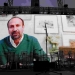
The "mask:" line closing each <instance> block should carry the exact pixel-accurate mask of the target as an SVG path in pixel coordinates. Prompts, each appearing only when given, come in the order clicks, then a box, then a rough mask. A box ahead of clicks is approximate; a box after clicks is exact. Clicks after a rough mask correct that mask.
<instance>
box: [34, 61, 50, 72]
mask: <svg viewBox="0 0 75 75" xmlns="http://www.w3.org/2000/svg"><path fill="white" fill-rule="evenodd" d="M33 71H35V72H44V71H49V62H48V61H33Z"/></svg>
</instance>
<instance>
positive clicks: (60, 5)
mask: <svg viewBox="0 0 75 75" xmlns="http://www.w3.org/2000/svg"><path fill="white" fill-rule="evenodd" d="M57 3H58V7H59V8H62V7H63V0H57Z"/></svg>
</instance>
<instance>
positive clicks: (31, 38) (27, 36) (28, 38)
mask: <svg viewBox="0 0 75 75" xmlns="http://www.w3.org/2000/svg"><path fill="white" fill-rule="evenodd" d="M24 36H25V38H26V39H27V40H37V38H36V37H34V36H31V35H28V34H24Z"/></svg>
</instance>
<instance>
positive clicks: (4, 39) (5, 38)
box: [0, 36, 9, 44]
mask: <svg viewBox="0 0 75 75" xmlns="http://www.w3.org/2000/svg"><path fill="white" fill-rule="evenodd" d="M8 38H9V36H7V37H4V38H3V39H1V40H0V44H1V43H4V41H7V40H8Z"/></svg>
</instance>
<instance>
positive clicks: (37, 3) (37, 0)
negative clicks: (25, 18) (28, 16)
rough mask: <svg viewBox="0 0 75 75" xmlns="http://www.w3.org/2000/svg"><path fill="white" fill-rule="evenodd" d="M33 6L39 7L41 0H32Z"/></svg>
mask: <svg viewBox="0 0 75 75" xmlns="http://www.w3.org/2000/svg"><path fill="white" fill-rule="evenodd" d="M31 6H32V7H35V6H36V7H39V0H31Z"/></svg>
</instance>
